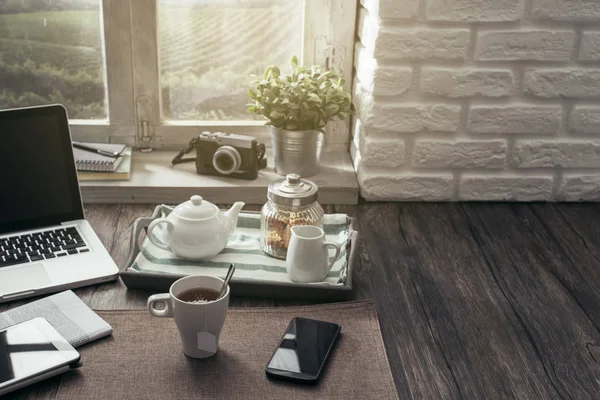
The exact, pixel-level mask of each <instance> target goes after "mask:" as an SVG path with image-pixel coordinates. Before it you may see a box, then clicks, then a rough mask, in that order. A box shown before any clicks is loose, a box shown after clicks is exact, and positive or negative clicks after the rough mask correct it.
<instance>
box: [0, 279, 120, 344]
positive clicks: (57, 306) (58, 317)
mask: <svg viewBox="0 0 600 400" xmlns="http://www.w3.org/2000/svg"><path fill="white" fill-rule="evenodd" d="M36 317H43V318H46V320H47V321H48V322H50V325H52V326H53V327H54V328H55V329H56V330H57V331H58V332H59V333H60V334H61V335H62V336H63V337H64V338H65V339H67V340H68V341H69V343H71V345H72V346H73V347H79V346H81V345H84V344H86V343H89V342H92V341H94V340H97V339H100V338H102V337H104V336H108V335H110V334H112V327H111V326H110V325H109V324H107V323H106V321H104V320H103V319H102V318H100V316H98V314H96V313H95V312H93V311H92V310H91V309H90V308H89V307H88V306H86V305H85V303H84V302H83V301H81V300H80V299H79V297H77V295H76V294H75V293H73V292H72V291H71V290H67V291H65V292H61V293H58V294H55V295H53V296H50V297H45V298H43V299H40V300H36V301H34V302H31V303H28V304H24V305H22V306H19V307H15V308H13V309H12V310H8V311H6V312H3V313H0V329H4V328H6V327H8V326H11V325H15V324H19V323H21V322H25V321H28V320H30V319H33V318H36Z"/></svg>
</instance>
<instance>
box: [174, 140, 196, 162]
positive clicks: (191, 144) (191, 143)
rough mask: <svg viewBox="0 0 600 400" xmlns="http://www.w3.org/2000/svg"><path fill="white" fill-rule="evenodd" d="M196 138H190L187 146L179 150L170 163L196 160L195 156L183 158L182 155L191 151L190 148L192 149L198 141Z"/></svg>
mask: <svg viewBox="0 0 600 400" xmlns="http://www.w3.org/2000/svg"><path fill="white" fill-rule="evenodd" d="M198 140H199V139H198V138H193V139H192V140H190V144H188V146H187V147H186V148H185V149H183V150H181V151H180V152H179V154H177V155H176V156H175V158H174V159H173V161H171V164H172V165H175V164H181V163H185V162H193V161H196V157H193V158H192V157H188V158H183V156H185V155H186V154H188V153H189V152H191V151H192V150H194V149H195V148H196V144H197V143H198Z"/></svg>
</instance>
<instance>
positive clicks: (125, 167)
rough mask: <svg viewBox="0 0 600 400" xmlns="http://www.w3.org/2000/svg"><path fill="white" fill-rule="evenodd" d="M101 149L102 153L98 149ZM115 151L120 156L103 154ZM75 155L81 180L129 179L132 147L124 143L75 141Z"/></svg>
mask: <svg viewBox="0 0 600 400" xmlns="http://www.w3.org/2000/svg"><path fill="white" fill-rule="evenodd" d="M98 150H100V153H98V152H97V151H98ZM102 152H107V153H115V154H117V155H118V156H116V157H115V156H109V155H105V154H101V153H102ZM73 155H74V157H75V166H76V167H77V175H78V176H79V180H80V181H106V180H110V181H122V180H128V179H129V174H130V172H131V148H129V147H126V146H125V145H124V144H106V143H80V142H73Z"/></svg>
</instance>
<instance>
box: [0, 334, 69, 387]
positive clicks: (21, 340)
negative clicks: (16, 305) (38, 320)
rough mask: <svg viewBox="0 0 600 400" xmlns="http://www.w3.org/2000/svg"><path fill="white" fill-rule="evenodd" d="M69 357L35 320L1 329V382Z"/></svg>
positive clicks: (29, 373)
mask: <svg viewBox="0 0 600 400" xmlns="http://www.w3.org/2000/svg"><path fill="white" fill-rule="evenodd" d="M66 361H68V360H67V358H66V357H65V356H64V354H63V353H62V352H61V351H60V350H59V349H57V348H56V346H55V345H54V344H53V343H52V341H50V340H49V339H48V338H47V337H46V336H45V335H44V334H43V333H42V332H40V331H39V330H38V329H37V327H36V326H35V325H34V324H31V323H23V324H19V325H15V326H12V327H10V328H8V329H6V330H5V331H0V385H1V384H3V383H5V382H8V381H11V380H19V379H22V378H26V377H29V376H31V375H34V374H36V373H38V372H41V371H44V370H47V369H49V368H52V367H54V366H56V365H61V364H64V363H65V362H66Z"/></svg>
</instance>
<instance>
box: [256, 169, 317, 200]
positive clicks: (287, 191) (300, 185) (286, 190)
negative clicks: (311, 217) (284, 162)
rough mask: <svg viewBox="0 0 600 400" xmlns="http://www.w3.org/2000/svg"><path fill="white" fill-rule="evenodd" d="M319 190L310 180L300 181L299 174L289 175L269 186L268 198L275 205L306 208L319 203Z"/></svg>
mask: <svg viewBox="0 0 600 400" xmlns="http://www.w3.org/2000/svg"><path fill="white" fill-rule="evenodd" d="M318 192H319V188H318V187H317V185H316V184H315V183H314V182H312V181H309V180H306V179H300V175H298V174H287V175H286V176H285V179H281V180H278V181H275V182H273V183H271V184H269V191H268V194H267V197H268V198H269V200H271V201H272V202H273V203H275V204H280V205H284V206H305V205H309V204H312V203H314V202H315V201H317V197H318V195H319V194H318Z"/></svg>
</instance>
